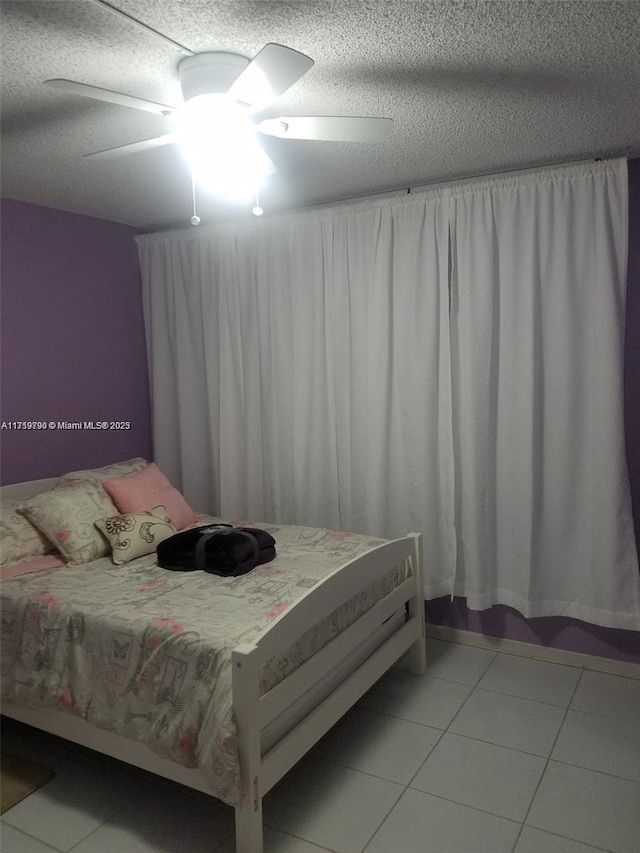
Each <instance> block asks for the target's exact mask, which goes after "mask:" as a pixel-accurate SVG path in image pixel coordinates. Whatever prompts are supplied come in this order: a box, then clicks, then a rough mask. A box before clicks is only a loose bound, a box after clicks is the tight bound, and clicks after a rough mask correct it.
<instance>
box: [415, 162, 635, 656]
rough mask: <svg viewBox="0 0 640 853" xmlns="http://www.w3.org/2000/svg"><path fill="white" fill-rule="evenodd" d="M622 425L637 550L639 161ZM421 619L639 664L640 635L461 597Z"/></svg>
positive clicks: (440, 602)
mask: <svg viewBox="0 0 640 853" xmlns="http://www.w3.org/2000/svg"><path fill="white" fill-rule="evenodd" d="M624 388H625V424H626V442H627V459H628V463H629V478H630V482H631V498H632V502H633V513H634V520H635V528H636V542H637V543H638V546H639V548H640V160H631V161H630V162H629V267H628V275H627V329H626V348H625V376H624ZM426 612H427V621H428V622H431V623H432V624H434V625H447V626H450V627H452V628H459V629H462V630H465V631H474V632H476V633H479V634H486V635H488V636H490V637H507V638H509V639H511V640H520V641H522V642H525V643H534V644H536V645H541V646H552V647H553V648H557V649H568V650H570V651H575V652H582V653H583V654H591V655H598V656H600V657H608V658H615V659H617V660H623V661H630V662H632V663H640V633H638V632H637V631H617V630H612V629H609V628H599V627H597V626H595V625H589V624H587V623H586V622H580V621H578V620H577V619H566V618H564V617H560V616H557V617H551V618H543V619H525V618H524V616H521V615H520V614H519V613H518V612H517V611H516V610H513V609H512V608H510V607H503V606H502V605H497V606H495V607H490V608H488V609H487V610H482V611H478V610H469V609H468V608H467V607H466V605H465V599H464V598H455V599H454V600H453V602H451V601H450V600H449V599H448V598H438V599H436V600H435V601H429V602H427V604H426Z"/></svg>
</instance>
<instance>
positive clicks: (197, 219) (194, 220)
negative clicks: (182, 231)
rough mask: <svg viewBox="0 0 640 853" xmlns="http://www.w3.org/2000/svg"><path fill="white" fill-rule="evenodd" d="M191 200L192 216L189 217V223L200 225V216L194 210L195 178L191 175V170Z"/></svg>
mask: <svg viewBox="0 0 640 853" xmlns="http://www.w3.org/2000/svg"><path fill="white" fill-rule="evenodd" d="M191 200H192V202H193V216H192V217H191V224H192V225H200V217H199V216H198V214H197V212H196V179H195V178H194V177H193V172H192V173H191Z"/></svg>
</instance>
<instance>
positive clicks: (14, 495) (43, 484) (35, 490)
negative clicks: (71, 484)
mask: <svg viewBox="0 0 640 853" xmlns="http://www.w3.org/2000/svg"><path fill="white" fill-rule="evenodd" d="M57 482H58V477H49V478H48V479H46V480H31V481H30V482H28V483H12V484H11V485H10V486H0V500H3V501H15V500H19V499H20V498H32V497H33V496H34V495H39V494H41V492H48V491H50V490H51V489H53V488H54V486H55V484H56V483H57Z"/></svg>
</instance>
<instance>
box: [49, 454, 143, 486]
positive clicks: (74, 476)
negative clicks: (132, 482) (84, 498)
mask: <svg viewBox="0 0 640 853" xmlns="http://www.w3.org/2000/svg"><path fill="white" fill-rule="evenodd" d="M148 464H149V463H148V462H147V460H146V459H143V458H142V457H141V456H136V457H135V458H134V459H127V460H126V461H125V462H114V463H113V464H111V465H104V466H103V467H102V468H87V469H86V470H84V471H69V472H68V473H67V474H63V475H62V477H60V479H59V480H58V482H57V483H56V488H57V489H60V488H62V487H63V486H70V485H72V484H73V483H93V484H94V486H99V485H101V484H102V481H103V480H108V479H110V478H111V477H124V476H125V475H126V474H135V473H136V471H142V469H143V468H146V467H147V465H148Z"/></svg>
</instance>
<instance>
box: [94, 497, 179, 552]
mask: <svg viewBox="0 0 640 853" xmlns="http://www.w3.org/2000/svg"><path fill="white" fill-rule="evenodd" d="M95 525H96V527H97V528H98V529H99V530H101V531H102V532H103V533H104V535H105V536H106V538H107V539H108V540H109V544H110V545H111V551H112V554H111V556H112V558H113V562H114V563H116V565H122V563H128V562H129V561H130V560H135V558H136V557H144V556H145V554H151V553H153V552H154V551H155V550H156V548H157V547H158V544H159V543H160V542H164V540H165V539H168V538H169V537H170V536H173V534H174V533H175V532H176V529H175V527H174V526H173V524H172V523H171V519H170V518H169V516H168V515H167V511H166V509H165V508H164V507H163V506H156V507H154V508H153V509H152V510H149V511H148V512H138V513H132V514H129V515H114V516H112V517H111V518H103V519H101V520H100V521H96V522H95Z"/></svg>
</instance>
